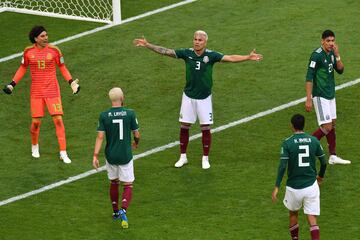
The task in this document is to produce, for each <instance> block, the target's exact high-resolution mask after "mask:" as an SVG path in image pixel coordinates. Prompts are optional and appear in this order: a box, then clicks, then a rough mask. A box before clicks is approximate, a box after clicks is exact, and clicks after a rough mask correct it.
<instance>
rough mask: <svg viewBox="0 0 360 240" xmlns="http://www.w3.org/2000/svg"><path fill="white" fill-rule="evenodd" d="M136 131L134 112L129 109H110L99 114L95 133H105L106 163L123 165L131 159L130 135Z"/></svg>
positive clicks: (136, 122) (137, 127)
mask: <svg viewBox="0 0 360 240" xmlns="http://www.w3.org/2000/svg"><path fill="white" fill-rule="evenodd" d="M138 129H139V125H138V121H137V119H136V115H135V112H134V111H133V110H131V109H127V108H124V107H112V108H110V109H109V110H107V111H105V112H102V113H101V114H100V117H99V124H98V128H97V131H101V132H105V135H106V147H105V157H106V160H107V161H108V163H110V164H113V165H123V164H127V163H128V162H130V160H131V159H132V158H133V155H132V149H131V142H132V141H131V133H132V131H135V130H138Z"/></svg>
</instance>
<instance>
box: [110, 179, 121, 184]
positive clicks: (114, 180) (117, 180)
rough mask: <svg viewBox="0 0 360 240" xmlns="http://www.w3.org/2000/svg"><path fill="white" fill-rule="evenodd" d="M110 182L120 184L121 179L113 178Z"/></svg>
mask: <svg viewBox="0 0 360 240" xmlns="http://www.w3.org/2000/svg"><path fill="white" fill-rule="evenodd" d="M110 183H111V184H114V185H119V183H120V181H119V179H112V180H110Z"/></svg>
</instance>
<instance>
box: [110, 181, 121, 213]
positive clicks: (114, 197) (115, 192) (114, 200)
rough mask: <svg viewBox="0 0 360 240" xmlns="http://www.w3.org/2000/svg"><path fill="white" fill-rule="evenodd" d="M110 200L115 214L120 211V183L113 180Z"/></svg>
mask: <svg viewBox="0 0 360 240" xmlns="http://www.w3.org/2000/svg"><path fill="white" fill-rule="evenodd" d="M110 200H111V205H112V208H113V210H114V212H118V211H119V206H118V205H119V204H118V203H119V181H118V180H111V182H110Z"/></svg>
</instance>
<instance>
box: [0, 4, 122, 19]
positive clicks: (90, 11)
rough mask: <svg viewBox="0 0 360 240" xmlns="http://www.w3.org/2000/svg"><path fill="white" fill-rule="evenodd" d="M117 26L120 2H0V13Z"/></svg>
mask: <svg viewBox="0 0 360 240" xmlns="http://www.w3.org/2000/svg"><path fill="white" fill-rule="evenodd" d="M3 11H10V12H19V13H27V14H36V15H42V16H49V17H58V18H67V19H75V20H85V21H94V22H104V23H113V24H118V23H120V22H121V11H120V0H1V1H0V12H3Z"/></svg>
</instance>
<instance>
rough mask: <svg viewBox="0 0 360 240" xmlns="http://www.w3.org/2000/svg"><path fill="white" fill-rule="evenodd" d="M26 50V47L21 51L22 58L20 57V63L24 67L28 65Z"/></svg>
mask: <svg viewBox="0 0 360 240" xmlns="http://www.w3.org/2000/svg"><path fill="white" fill-rule="evenodd" d="M27 53H28V51H26V49H25V50H24V52H23V55H22V58H21V65H22V66H24V67H26V68H27V67H28V66H29V56H28V54H27Z"/></svg>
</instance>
